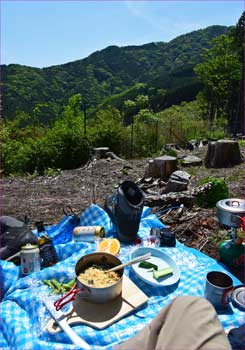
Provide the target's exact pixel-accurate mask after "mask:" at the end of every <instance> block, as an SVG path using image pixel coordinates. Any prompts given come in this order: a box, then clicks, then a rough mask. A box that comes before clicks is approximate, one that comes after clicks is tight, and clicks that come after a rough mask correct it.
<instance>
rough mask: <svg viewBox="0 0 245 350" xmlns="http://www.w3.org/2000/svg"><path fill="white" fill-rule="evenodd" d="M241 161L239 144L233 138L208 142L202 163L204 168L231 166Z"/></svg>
mask: <svg viewBox="0 0 245 350" xmlns="http://www.w3.org/2000/svg"><path fill="white" fill-rule="evenodd" d="M241 162H242V156H241V153H240V148H239V144H238V142H237V141H234V140H219V141H216V142H209V144H208V150H207V154H206V156H205V160H204V164H205V167H206V168H231V167H233V166H235V165H238V164H240V163H241Z"/></svg>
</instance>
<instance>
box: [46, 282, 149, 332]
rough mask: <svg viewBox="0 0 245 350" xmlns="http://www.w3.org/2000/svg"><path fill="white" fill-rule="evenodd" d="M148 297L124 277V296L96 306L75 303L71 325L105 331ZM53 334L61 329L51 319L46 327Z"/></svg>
mask: <svg viewBox="0 0 245 350" xmlns="http://www.w3.org/2000/svg"><path fill="white" fill-rule="evenodd" d="M147 300H148V297H147V296H146V295H145V294H144V293H143V292H142V290H140V289H139V288H138V287H137V286H136V284H134V283H133V282H132V281H131V280H130V279H129V278H128V277H127V276H125V275H124V276H123V285H122V295H121V296H119V297H118V298H116V299H114V300H112V301H110V302H109V303H106V304H95V303H92V302H89V301H86V300H84V299H81V298H76V299H75V300H74V301H73V310H72V311H71V313H69V314H68V315H67V323H68V324H69V325H75V324H81V323H83V324H87V325H89V326H91V327H94V328H96V329H103V328H106V327H108V326H110V325H111V324H112V323H114V322H116V321H118V320H120V319H121V318H123V317H125V316H126V315H128V314H129V313H131V312H132V311H133V310H135V309H137V308H138V307H140V306H141V305H143V304H144V303H146V302H147ZM46 329H47V331H48V332H49V333H51V334H56V333H58V332H60V331H61V328H60V327H59V326H58V324H57V323H56V322H55V320H54V319H51V320H50V321H49V322H48V323H47V326H46Z"/></svg>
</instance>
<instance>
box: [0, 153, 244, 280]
mask: <svg viewBox="0 0 245 350" xmlns="http://www.w3.org/2000/svg"><path fill="white" fill-rule="evenodd" d="M206 150H207V148H206V146H205V147H202V148H198V149H195V150H194V151H192V152H190V151H184V152H185V154H192V155H195V156H198V157H200V158H201V159H204V157H205V153H206ZM241 153H244V152H243V150H241ZM182 155H183V154H182ZM148 161H149V159H141V160H128V161H119V160H115V159H100V160H95V161H90V162H88V163H87V164H86V165H85V166H83V167H81V168H78V169H75V170H66V171H61V172H59V173H57V174H53V175H49V176H37V177H33V176H28V177H8V178H3V179H2V180H1V188H2V205H1V212H2V215H10V216H14V217H16V218H18V219H20V220H24V217H25V216H26V217H28V218H29V219H30V223H29V224H30V225H31V226H32V227H34V225H35V222H36V221H39V220H43V221H44V223H45V224H46V225H51V224H55V223H57V222H58V221H59V220H60V219H61V218H62V217H63V209H64V208H66V207H67V206H70V207H72V208H73V210H74V211H75V212H76V213H78V214H80V213H82V212H83V211H84V210H85V209H86V208H87V207H88V206H89V205H90V204H92V203H96V204H98V205H99V206H101V207H103V204H104V200H105V198H106V197H107V196H108V195H110V194H111V193H112V191H113V189H114V188H116V187H117V185H118V184H119V183H120V182H122V181H124V180H128V179H130V180H132V181H135V182H137V181H138V183H139V184H140V183H142V181H141V182H140V181H139V180H140V179H142V178H143V177H144V173H145V170H146V168H147V164H148ZM179 169H181V170H184V171H187V172H188V173H189V174H191V179H190V183H189V185H188V188H190V189H191V188H194V187H195V186H197V185H198V182H199V181H200V180H201V179H203V178H205V177H207V176H213V177H216V178H225V179H226V181H227V183H228V186H229V192H230V195H229V196H230V198H232V197H237V198H244V169H243V164H240V165H238V166H234V167H232V168H227V169H206V168H205V167H204V166H195V167H185V168H183V167H181V166H179ZM150 206H151V207H152V211H153V212H154V213H159V211H162V212H163V213H162V214H157V215H158V217H159V218H160V220H162V222H163V223H165V224H166V225H167V226H168V227H169V228H170V229H171V230H172V231H174V232H175V233H176V236H177V238H178V239H179V240H180V241H181V242H182V243H184V244H186V245H187V246H191V247H194V248H196V249H199V250H200V251H202V252H203V253H205V254H207V255H209V256H211V257H213V258H215V259H217V260H219V253H218V248H217V243H218V242H219V241H221V240H223V239H224V238H225V237H227V234H228V230H227V228H224V227H222V226H221V225H220V224H219V222H218V220H217V215H216V208H211V209H203V208H198V207H196V206H195V205H194V206H192V207H190V208H186V207H184V208H183V210H178V209H173V210H171V211H164V209H165V208H166V207H165V208H164V206H162V205H161V207H159V206H158V207H157V206H154V205H150ZM233 273H234V274H236V275H237V276H238V278H240V279H241V280H244V275H243V273H241V272H237V271H235V272H233Z"/></svg>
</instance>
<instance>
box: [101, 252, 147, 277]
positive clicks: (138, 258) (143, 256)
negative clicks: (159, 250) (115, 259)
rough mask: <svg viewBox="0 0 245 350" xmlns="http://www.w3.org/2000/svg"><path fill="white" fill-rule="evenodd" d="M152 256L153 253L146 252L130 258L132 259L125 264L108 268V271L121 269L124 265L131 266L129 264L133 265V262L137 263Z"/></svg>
mask: <svg viewBox="0 0 245 350" xmlns="http://www.w3.org/2000/svg"><path fill="white" fill-rule="evenodd" d="M150 257H151V253H147V254H145V255H141V256H138V257H137V258H135V259H132V260H130V261H128V262H126V263H124V264H121V265H117V266H115V267H113V268H112V269H110V270H107V272H112V271H117V270H120V269H122V268H123V267H126V266H129V265H133V264H136V263H137V262H140V261H144V260H147V259H150Z"/></svg>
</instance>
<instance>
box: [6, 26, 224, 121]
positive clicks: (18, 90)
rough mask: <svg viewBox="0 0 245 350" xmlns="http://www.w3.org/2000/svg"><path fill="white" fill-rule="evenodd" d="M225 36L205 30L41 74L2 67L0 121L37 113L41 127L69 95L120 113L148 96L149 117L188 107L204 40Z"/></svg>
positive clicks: (106, 52) (110, 50) (112, 49)
mask: <svg viewBox="0 0 245 350" xmlns="http://www.w3.org/2000/svg"><path fill="white" fill-rule="evenodd" d="M227 31H228V28H227V27H224V26H211V27H208V28H206V29H202V30H198V31H194V32H191V33H189V34H185V35H182V36H180V37H177V38H176V39H174V40H172V41H170V42H169V43H163V42H158V43H150V44H146V45H141V46H126V47H117V46H109V47H107V48H105V49H103V50H101V51H97V52H94V53H93V54H91V55H90V56H89V57H87V58H85V59H81V60H78V61H74V62H69V63H66V64H63V65H57V66H52V67H47V68H43V69H39V68H33V67H27V66H22V65H16V64H10V65H8V66H5V65H3V66H2V67H1V70H2V99H3V116H4V118H8V119H14V118H15V117H16V114H17V113H19V112H20V111H24V112H26V113H28V114H29V115H30V116H31V118H33V119H35V117H36V114H37V112H38V113H39V112H40V111H41V120H40V122H41V123H44V124H46V123H47V122H48V121H50V120H51V121H52V120H54V119H55V117H56V116H57V114H59V113H60V112H61V111H62V109H63V106H64V105H66V104H67V102H68V100H69V98H70V97H71V96H72V95H75V94H81V96H82V103H83V104H86V107H87V108H93V107H97V106H98V105H101V104H103V103H104V99H105V98H107V100H106V102H108V100H109V102H110V98H111V97H112V96H113V95H115V97H113V98H112V102H113V103H115V106H116V107H119V108H121V107H122V104H123V101H124V99H125V97H126V98H133V97H134V95H137V94H138V93H146V94H148V95H149V97H150V105H151V108H152V109H153V110H154V111H159V110H161V109H163V108H166V107H169V106H171V105H173V104H178V103H180V102H181V101H183V100H184V101H191V100H193V99H194V98H195V96H196V94H197V92H198V91H200V88H201V85H200V83H198V82H197V79H196V76H195V73H194V71H193V67H194V66H195V65H196V64H198V63H200V62H201V61H202V53H203V49H204V48H207V47H209V46H210V40H211V39H213V38H215V37H217V36H218V35H220V34H224V33H226V32H227ZM44 54H45V53H44ZM138 83H144V84H145V85H142V84H141V85H140V86H139V85H137V84H138ZM135 84H136V86H135ZM118 94H119V95H118ZM163 95H164V99H163ZM39 114H40V113H39Z"/></svg>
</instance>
